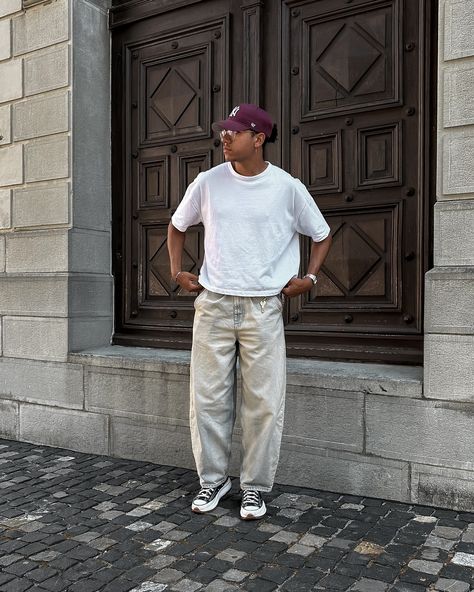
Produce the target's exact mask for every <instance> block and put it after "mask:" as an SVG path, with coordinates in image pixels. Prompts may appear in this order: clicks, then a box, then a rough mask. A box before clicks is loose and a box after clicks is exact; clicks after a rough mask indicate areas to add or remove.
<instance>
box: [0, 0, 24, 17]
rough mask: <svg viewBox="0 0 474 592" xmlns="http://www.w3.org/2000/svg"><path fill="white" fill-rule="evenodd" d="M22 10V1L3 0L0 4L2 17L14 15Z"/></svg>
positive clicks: (0, 15)
mask: <svg viewBox="0 0 474 592" xmlns="http://www.w3.org/2000/svg"><path fill="white" fill-rule="evenodd" d="M18 10H21V0H2V2H1V3H0V17H2V16H6V15H7V14H13V13H14V12H17V11H18Z"/></svg>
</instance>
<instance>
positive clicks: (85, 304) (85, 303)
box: [69, 274, 113, 317]
mask: <svg viewBox="0 0 474 592" xmlns="http://www.w3.org/2000/svg"><path fill="white" fill-rule="evenodd" d="M69 285H70V290H69V316H80V317H88V316H89V317H90V316H97V317H107V316H109V317H110V316H112V312H113V278H112V276H110V275H97V274H74V275H72V276H71V277H70V278H69Z"/></svg>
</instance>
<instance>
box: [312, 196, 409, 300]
mask: <svg viewBox="0 0 474 592" xmlns="http://www.w3.org/2000/svg"><path fill="white" fill-rule="evenodd" d="M326 217H327V220H328V223H329V224H330V226H331V231H332V236H333V243H332V246H331V250H330V252H329V255H328V257H327V259H326V261H325V263H324V266H323V268H322V270H321V272H320V274H319V276H318V284H317V289H316V292H317V299H316V300H314V304H316V305H317V304H318V302H320V303H321V304H323V305H324V302H326V305H327V302H328V301H332V302H333V303H335V304H336V303H337V302H338V301H340V302H341V305H344V306H345V307H347V306H348V305H350V303H352V304H354V305H355V306H357V308H360V307H361V306H362V307H363V308H371V307H373V306H374V304H375V303H376V302H378V303H380V304H385V305H387V304H392V305H394V304H395V300H396V293H395V291H394V289H393V286H396V277H395V275H396V274H397V269H396V265H394V264H393V249H394V246H393V244H392V242H393V239H392V237H393V236H394V235H395V236H396V231H395V229H394V225H395V224H396V221H397V208H394V209H391V210H388V211H387V210H385V211H379V212H358V213H354V214H345V215H343V216H340V215H331V214H329V215H327V216H326ZM315 295H316V294H314V295H313V296H315Z"/></svg>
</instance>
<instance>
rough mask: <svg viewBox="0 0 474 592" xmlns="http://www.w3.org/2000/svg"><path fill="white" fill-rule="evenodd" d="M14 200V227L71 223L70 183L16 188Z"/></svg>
mask: <svg viewBox="0 0 474 592" xmlns="http://www.w3.org/2000/svg"><path fill="white" fill-rule="evenodd" d="M12 202H13V204H12V225H13V227H14V228H26V227H29V228H34V227H36V226H48V225H58V224H68V223H69V185H68V183H60V184H57V185H47V186H42V187H28V188H26V189H15V190H14V192H13V200H12Z"/></svg>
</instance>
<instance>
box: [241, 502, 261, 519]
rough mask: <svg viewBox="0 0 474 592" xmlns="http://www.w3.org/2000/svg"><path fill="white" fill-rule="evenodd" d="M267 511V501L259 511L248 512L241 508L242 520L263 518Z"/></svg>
mask: <svg viewBox="0 0 474 592" xmlns="http://www.w3.org/2000/svg"><path fill="white" fill-rule="evenodd" d="M266 513H267V508H266V506H265V502H263V506H262V507H261V508H260V510H258V511H257V512H254V513H252V512H247V511H246V510H242V508H241V509H240V517H241V518H242V520H260V518H263V517H264V516H265V514H266Z"/></svg>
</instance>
